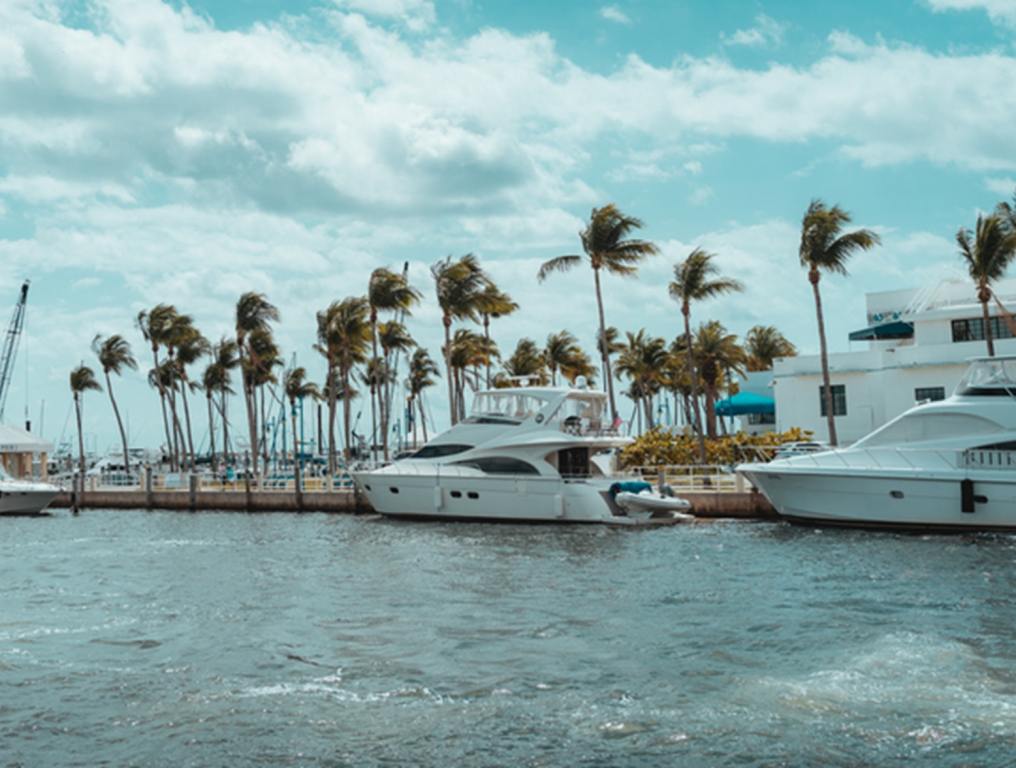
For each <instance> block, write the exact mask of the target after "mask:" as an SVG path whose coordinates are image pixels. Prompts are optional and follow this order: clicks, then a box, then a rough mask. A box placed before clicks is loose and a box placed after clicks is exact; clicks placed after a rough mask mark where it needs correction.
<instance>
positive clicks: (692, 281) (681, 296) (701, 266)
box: [667, 248, 744, 463]
mask: <svg viewBox="0 0 1016 768" xmlns="http://www.w3.org/2000/svg"><path fill="white" fill-rule="evenodd" d="M715 258H716V256H715V254H712V253H707V252H706V251H704V250H702V249H701V248H696V249H695V250H693V251H692V252H691V253H689V254H688V256H687V258H686V259H685V260H684V261H682V262H681V263H680V264H677V265H675V266H674V279H673V280H672V281H671V283H670V285H669V286H668V287H667V289H668V291H669V292H670V297H671V298H672V299H674V301H677V302H679V303H680V304H681V316H682V317H683V318H684V348H685V349H686V350H689V349H692V348H693V346H692V336H691V305H692V302H693V301H704V300H706V299H712V298H715V297H717V296H722V295H723V294H726V293H732V292H735V291H741V290H743V288H744V287H743V286H742V285H741V283H740V282H738V281H737V280H734V279H733V278H729V277H718V273H719V270H718V269H717V268H716V265H715V264H714V263H713V259H715ZM692 357H693V356H692V355H685V364H686V365H687V366H688V380H689V381H690V382H691V403H692V417H693V422H694V424H693V427H694V429H695V434H696V437H697V440H698V455H699V461H700V462H702V463H705V460H706V443H705V438H704V437H703V434H702V415H701V413H700V412H699V403H698V396H699V380H698V372H697V371H696V369H695V364H694V360H693V359H692Z"/></svg>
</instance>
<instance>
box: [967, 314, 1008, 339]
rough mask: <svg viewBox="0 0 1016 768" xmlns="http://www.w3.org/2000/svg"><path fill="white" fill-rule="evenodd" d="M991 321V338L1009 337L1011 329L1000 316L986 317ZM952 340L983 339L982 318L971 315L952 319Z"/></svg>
mask: <svg viewBox="0 0 1016 768" xmlns="http://www.w3.org/2000/svg"><path fill="white" fill-rule="evenodd" d="M988 321H989V322H990V323H991V337H992V338H993V339H1011V338H1013V333H1012V330H1010V328H1009V324H1008V323H1006V322H1005V320H1004V319H1003V318H1001V317H991V318H988ZM952 338H953V341H984V318H983V317H971V318H967V319H965V320H953V321H952Z"/></svg>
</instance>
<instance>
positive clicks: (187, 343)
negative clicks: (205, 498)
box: [173, 315, 211, 471]
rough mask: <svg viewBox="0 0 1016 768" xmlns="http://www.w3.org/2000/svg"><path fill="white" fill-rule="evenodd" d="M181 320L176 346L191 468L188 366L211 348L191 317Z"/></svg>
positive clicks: (192, 461) (175, 336)
mask: <svg viewBox="0 0 1016 768" xmlns="http://www.w3.org/2000/svg"><path fill="white" fill-rule="evenodd" d="M179 320H180V321H183V322H179V323H178V324H176V326H175V328H174V332H173V333H174V347H175V351H176V357H175V362H176V367H177V371H178V374H179V382H180V399H181V400H182V401H183V413H184V422H185V423H186V426H187V449H188V453H189V454H190V468H191V470H192V471H193V469H194V467H195V455H194V434H193V432H192V430H191V417H190V404H189V398H188V397H187V393H188V391H189V390H190V389H191V388H192V385H191V381H190V377H189V376H188V375H187V366H189V365H193V364H194V363H196V362H197V361H198V360H199V359H200V358H202V357H204V356H205V355H206V354H208V352H209V351H210V349H211V345H210V344H209V343H208V339H206V338H205V337H204V336H202V335H201V332H200V331H198V329H197V328H195V327H194V325H193V324H192V322H191V319H190V317H187V316H186V315H181V316H180V318H179Z"/></svg>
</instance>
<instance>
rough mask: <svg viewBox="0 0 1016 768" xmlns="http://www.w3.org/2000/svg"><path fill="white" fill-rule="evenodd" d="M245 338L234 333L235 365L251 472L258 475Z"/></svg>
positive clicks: (255, 433)
mask: <svg viewBox="0 0 1016 768" xmlns="http://www.w3.org/2000/svg"><path fill="white" fill-rule="evenodd" d="M244 344H245V340H244V337H243V334H241V333H237V335H236V350H237V353H236V357H237V367H238V368H239V370H240V381H241V385H242V388H243V405H244V408H245V409H246V411H247V431H248V433H249V436H250V456H251V462H252V464H251V473H252V474H253V476H254V477H257V476H258V425H257V408H256V404H255V401H254V391H253V390H254V385H253V381H251V377H250V375H249V373H248V371H247V370H246V368H245V366H244V358H243V347H244Z"/></svg>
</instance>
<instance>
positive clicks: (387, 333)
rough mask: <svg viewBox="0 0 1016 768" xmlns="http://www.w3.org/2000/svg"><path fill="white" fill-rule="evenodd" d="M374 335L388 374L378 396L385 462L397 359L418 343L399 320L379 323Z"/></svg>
mask: <svg viewBox="0 0 1016 768" xmlns="http://www.w3.org/2000/svg"><path fill="white" fill-rule="evenodd" d="M374 334H375V338H376V339H377V342H378V343H379V344H380V345H381V359H382V362H383V363H384V371H385V372H386V374H387V378H386V379H385V380H384V382H383V386H382V387H381V392H380V394H379V396H378V401H379V403H380V405H381V409H380V410H381V431H382V441H381V444H382V446H383V448H384V455H385V460H387V459H388V432H389V425H390V423H391V417H392V413H391V405H392V385H393V384H394V383H395V375H394V374H395V359H396V357H397V356H398V355H399V354H402V353H404V352H409V350H410V349H412V348H413V347H415V346H416V342H415V341H413V337H412V336H410V335H409V331H407V330H406V326H404V325H403V324H402V323H400V322H399V321H397V320H389V321H387V322H384V323H378V324H377V326H376V328H375V330H374ZM375 349H376V348H375ZM382 395H383V397H382Z"/></svg>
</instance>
